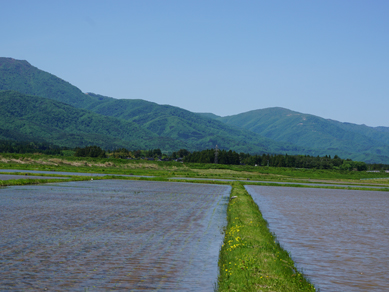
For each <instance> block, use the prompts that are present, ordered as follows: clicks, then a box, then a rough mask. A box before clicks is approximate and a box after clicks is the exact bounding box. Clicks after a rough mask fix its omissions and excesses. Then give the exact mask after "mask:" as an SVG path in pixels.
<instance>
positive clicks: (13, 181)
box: [0, 176, 95, 187]
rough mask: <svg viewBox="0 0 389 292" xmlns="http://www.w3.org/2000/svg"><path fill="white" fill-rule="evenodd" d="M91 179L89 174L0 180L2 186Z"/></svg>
mask: <svg viewBox="0 0 389 292" xmlns="http://www.w3.org/2000/svg"><path fill="white" fill-rule="evenodd" d="M90 179H91V177H88V176H82V177H81V176H74V177H71V178H69V179H34V178H23V179H10V180H0V187H7V186H21V185H37V184H44V183H55V182H69V181H83V180H90ZM93 179H95V178H93Z"/></svg>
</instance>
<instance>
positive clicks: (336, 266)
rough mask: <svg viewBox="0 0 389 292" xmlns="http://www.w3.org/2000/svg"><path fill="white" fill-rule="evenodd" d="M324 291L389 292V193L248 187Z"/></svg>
mask: <svg viewBox="0 0 389 292" xmlns="http://www.w3.org/2000/svg"><path fill="white" fill-rule="evenodd" d="M246 189H247V190H248V192H249V193H250V194H251V195H252V197H253V199H254V201H255V202H256V203H257V204H258V206H259V209H260V210H261V212H262V214H263V216H264V218H265V219H266V220H267V221H268V223H269V227H270V230H271V231H272V232H274V233H275V234H276V236H277V238H278V240H279V241H280V243H281V245H282V246H283V247H284V248H285V249H286V250H288V251H289V252H290V253H291V255H292V258H293V259H294V260H295V262H296V263H297V266H298V267H299V268H300V269H303V271H304V273H305V274H306V275H307V276H308V278H309V279H311V281H312V282H313V284H315V287H316V288H320V289H321V290H320V291H388V287H389V253H388V251H389V229H388V223H389V212H388V210H389V193H387V192H374V191H353V190H329V189H306V188H287V187H266V186H246Z"/></svg>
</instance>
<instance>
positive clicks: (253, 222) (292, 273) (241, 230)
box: [218, 182, 316, 291]
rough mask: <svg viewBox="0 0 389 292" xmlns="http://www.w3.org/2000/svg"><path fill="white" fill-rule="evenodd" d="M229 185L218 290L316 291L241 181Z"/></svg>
mask: <svg viewBox="0 0 389 292" xmlns="http://www.w3.org/2000/svg"><path fill="white" fill-rule="evenodd" d="M231 185H232V191H231V195H230V202H229V204H228V208H227V226H226V229H225V238H224V243H223V245H222V248H221V250H220V255H219V271H220V274H219V278H218V291H316V290H315V288H314V286H313V285H312V284H311V283H310V282H309V281H308V280H307V279H306V278H305V277H304V275H303V274H302V273H301V272H300V271H299V270H298V269H297V268H296V267H295V265H294V262H293V261H292V259H291V257H290V255H289V253H288V252H287V251H285V250H284V249H283V248H282V247H281V246H280V244H279V243H278V241H277V239H276V238H275V236H274V234H272V233H271V232H270V230H269V228H268V223H267V221H266V220H265V219H264V218H263V217H262V214H261V212H260V211H259V208H258V206H257V204H256V203H255V202H254V200H253V199H252V197H251V196H250V194H248V192H247V191H246V189H245V188H244V184H243V183H242V182H232V183H231ZM235 196H236V198H233V197H235Z"/></svg>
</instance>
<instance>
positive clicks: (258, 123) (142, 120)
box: [0, 58, 389, 163]
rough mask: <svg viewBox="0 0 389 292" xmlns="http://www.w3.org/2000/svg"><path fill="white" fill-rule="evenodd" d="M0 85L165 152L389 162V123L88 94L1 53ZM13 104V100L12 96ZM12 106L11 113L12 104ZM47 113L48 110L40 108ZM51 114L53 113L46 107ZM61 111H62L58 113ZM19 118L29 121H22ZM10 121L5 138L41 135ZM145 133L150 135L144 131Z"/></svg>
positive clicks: (2, 126) (0, 128) (0, 129)
mask: <svg viewBox="0 0 389 292" xmlns="http://www.w3.org/2000/svg"><path fill="white" fill-rule="evenodd" d="M0 90H13V91H17V92H20V93H21V94H25V95H27V96H35V97H41V98H46V99H48V100H53V101H56V102H58V104H56V105H55V106H54V104H51V106H52V107H60V106H59V103H62V104H64V105H69V106H71V107H72V108H67V110H69V111H70V112H74V111H75V109H79V110H82V111H81V112H77V113H78V117H80V118H81V117H82V116H83V115H89V116H93V117H94V119H95V121H99V122H96V123H105V122H104V121H106V120H105V118H109V123H108V124H110V125H112V127H113V124H115V123H116V124H117V125H123V127H124V128H126V129H127V128H128V129H130V128H132V129H133V131H134V132H138V133H139V135H134V137H136V138H135V140H133V141H132V143H133V144H132V145H134V146H135V145H138V146H140V147H151V145H156V144H155V143H154V142H150V141H161V142H160V143H161V145H165V146H164V147H166V148H165V149H164V150H165V151H166V150H168V151H169V150H177V148H178V147H185V148H187V149H189V150H191V151H192V150H202V149H206V148H213V147H215V145H216V144H217V145H219V147H221V148H222V149H232V150H235V151H237V152H246V153H258V154H259V153H273V154H275V153H288V154H306V155H315V156H316V155H327V154H330V155H338V156H341V157H345V158H352V159H357V160H361V161H366V162H385V163H389V146H388V145H389V128H387V127H376V128H372V127H368V126H366V125H355V124H352V123H341V122H338V121H335V120H330V119H324V118H321V117H317V116H314V115H310V114H302V113H299V112H295V111H291V110H288V109H286V108H282V107H274V108H268V109H257V110H252V111H249V112H246V113H240V114H237V115H231V116H226V117H220V116H217V115H215V114H213V113H193V112H190V111H187V110H185V109H182V108H179V107H174V106H171V105H159V104H157V103H154V102H150V101H145V100H141V99H116V98H112V97H107V96H103V95H98V94H94V93H91V92H89V93H83V92H82V91H81V90H80V89H78V88H77V87H75V86H73V85H71V84H70V83H68V82H66V81H64V80H62V79H60V78H58V77H56V76H54V75H52V74H50V73H48V72H45V71H42V70H40V69H38V68H36V67H34V66H32V65H31V64H30V63H28V62H27V61H24V60H23V61H19V60H15V59H12V58H0ZM30 99H31V97H30ZM7 102H9V103H11V104H12V101H11V100H8V101H7ZM26 102H27V101H26ZM30 102H32V100H31V101H30ZM41 103H42V101H41ZM25 106H27V104H26V105H25ZM61 106H63V105H61ZM11 108H12V107H11ZM8 109H9V110H10V108H9V107H8ZM40 110H43V109H39V110H37V111H38V112H39V111H40ZM37 114H38V113H37ZM46 114H47V115H49V113H47V112H45V115H46ZM57 114H58V115H60V114H59V112H57ZM51 118H52V119H54V117H51ZM34 120H36V121H40V117H39V116H31V127H32V128H34V131H37V133H38V132H40V130H39V129H38V128H39V127H42V129H41V130H42V131H43V132H45V131H46V130H44V128H45V125H44V124H42V123H37V124H35V126H34V127H33V123H34ZM53 121H54V120H53ZM14 122H15V123H16V124H18V125H22V124H21V122H20V121H18V122H16V120H14ZM7 123H8V124H9V123H10V121H5V120H4V119H3V122H2V123H0V137H5V136H7V137H9V138H10V139H11V138H12V137H14V138H12V139H21V137H22V136H23V135H24V137H25V138H26V139H31V138H34V137H35V136H34V135H35V134H34V133H35V132H34V131H30V132H28V131H25V129H26V125H24V126H23V127H22V129H23V131H22V132H21V131H19V130H18V129H17V128H16V127H13V130H12V131H13V132H10V126H9V125H8V124H7ZM135 125H136V126H135ZM57 126H58V127H59V125H57ZM62 126H63V125H62ZM58 127H57V129H59V128H58ZM103 128H104V127H103ZM95 129H97V128H95ZM62 130H65V128H64V129H62ZM62 130H61V131H62ZM66 130H67V131H68V133H67V135H69V134H71V132H72V131H74V133H72V134H74V135H76V134H77V131H79V130H77V127H76V126H75V125H74V126H73V128H69V129H68V128H66ZM83 131H86V129H83ZM46 132H47V131H46ZM81 132H82V131H81ZM119 132H120V131H119ZM119 132H116V134H113V135H114V136H115V135H116V136H115V138H114V137H112V136H110V135H108V132H107V130H103V132H102V133H100V135H103V136H104V137H100V138H96V139H97V141H99V143H103V142H102V141H106V142H104V143H107V142H112V141H114V142H113V144H115V143H116V144H118V145H119V144H120V145H123V144H125V143H128V139H129V138H128V137H130V135H128V134H123V135H124V136H123V137H125V138H124V140H123V139H121V138H120V137H119V136H118V135H119V134H117V133H119ZM12 133H13V134H12ZM83 133H84V132H83ZM104 133H105V134H104ZM141 133H148V134H147V135H146V134H144V136H142V134H141ZM84 134H85V135H86V136H85V137H88V139H87V141H90V142H93V141H94V140H93V139H92V136H93V135H92V136H90V135H91V133H86V132H85V133H84ZM95 134H96V133H95ZM88 135H89V136H88ZM126 135H127V136H126ZM38 136H39V135H38ZM64 136H66V135H65V134H64ZM47 137H50V135H49V136H47ZM95 137H97V136H95ZM41 138H42V137H41ZM52 138H53V139H54V137H52ZM52 138H50V139H52ZM60 138H61V137H56V138H55V139H60ZM77 139H79V140H77ZM77 139H75V140H74V141H82V137H78V138H77ZM99 139H100V140H99ZM115 139H118V140H115ZM125 141H127V142H125ZM48 142H55V141H48ZM84 142H85V141H84ZM84 142H83V143H84ZM104 143H103V144H104ZM103 144H100V145H103ZM108 144H109V143H108ZM108 144H107V145H108ZM111 144H112V143H111ZM83 145H84V144H83ZM157 146H158V145H157ZM172 147H175V149H172ZM158 148H162V147H158Z"/></svg>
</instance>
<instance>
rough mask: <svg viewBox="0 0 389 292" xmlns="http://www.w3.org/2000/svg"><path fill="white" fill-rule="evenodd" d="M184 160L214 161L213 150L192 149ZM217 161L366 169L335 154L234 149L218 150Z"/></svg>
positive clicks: (196, 161) (316, 167) (317, 167)
mask: <svg viewBox="0 0 389 292" xmlns="http://www.w3.org/2000/svg"><path fill="white" fill-rule="evenodd" d="M184 162H194V163H215V150H214V149H207V150H203V151H194V152H192V153H189V154H188V155H187V156H185V158H184ZM218 163H220V164H233V165H239V164H242V165H251V166H271V167H293V168H315V169H341V170H358V171H362V170H367V164H366V163H365V162H360V161H352V160H351V159H341V158H340V157H339V156H337V155H335V156H334V157H333V158H331V156H328V155H326V156H322V157H320V156H310V155H288V154H285V155H283V154H262V155H251V154H248V153H243V152H241V153H239V154H238V153H237V152H235V151H231V150H229V151H227V150H219V151H218Z"/></svg>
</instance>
